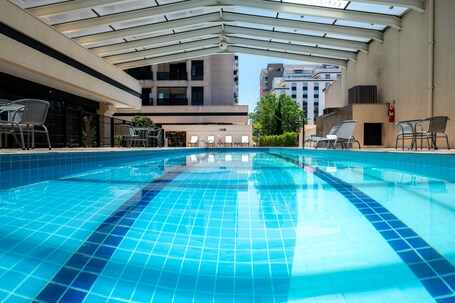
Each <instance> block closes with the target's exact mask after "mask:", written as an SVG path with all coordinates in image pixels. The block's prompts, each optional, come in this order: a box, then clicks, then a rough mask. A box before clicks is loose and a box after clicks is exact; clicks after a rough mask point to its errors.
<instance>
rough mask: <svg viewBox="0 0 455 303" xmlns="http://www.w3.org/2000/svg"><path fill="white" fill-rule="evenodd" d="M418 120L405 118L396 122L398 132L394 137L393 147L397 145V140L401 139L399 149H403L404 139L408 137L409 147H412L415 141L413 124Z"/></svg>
mask: <svg viewBox="0 0 455 303" xmlns="http://www.w3.org/2000/svg"><path fill="white" fill-rule="evenodd" d="M418 122H419V120H405V121H399V122H397V123H396V126H397V128H398V133H397V136H396V138H395V149H397V147H398V141H399V140H400V139H401V149H404V140H407V139H410V140H411V145H410V147H409V148H410V149H411V148H413V147H414V144H416V142H415V133H414V130H415V126H416V124H417V123H418Z"/></svg>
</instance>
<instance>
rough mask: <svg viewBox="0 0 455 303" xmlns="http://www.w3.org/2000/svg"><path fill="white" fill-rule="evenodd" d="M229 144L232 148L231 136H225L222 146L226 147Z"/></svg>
mask: <svg viewBox="0 0 455 303" xmlns="http://www.w3.org/2000/svg"><path fill="white" fill-rule="evenodd" d="M228 144H230V145H231V146H232V144H233V143H232V136H225V137H224V146H225V147H226V145H228Z"/></svg>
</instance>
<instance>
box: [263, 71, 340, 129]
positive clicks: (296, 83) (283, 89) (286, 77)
mask: <svg viewBox="0 0 455 303" xmlns="http://www.w3.org/2000/svg"><path fill="white" fill-rule="evenodd" d="M268 69H269V65H268V66H267V70H268ZM273 69H274V70H282V73H281V76H278V75H277V73H272V77H270V71H268V75H267V76H266V74H265V73H264V76H263V74H262V73H261V79H262V78H263V77H264V79H265V77H267V85H268V86H271V89H269V88H267V91H269V92H272V93H274V94H276V95H279V94H286V95H288V96H291V97H292V99H293V100H294V101H296V102H297V103H299V104H300V105H301V106H302V109H303V111H304V112H305V114H306V117H307V118H308V124H316V118H317V117H319V116H320V115H322V114H323V110H324V108H325V93H324V89H325V88H326V87H327V86H329V85H330V83H331V82H332V81H334V80H336V79H338V78H339V77H340V75H341V69H340V68H339V67H337V66H331V65H293V64H292V65H291V64H290V65H283V64H281V66H279V64H274V66H273ZM264 81H265V80H264ZM264 83H265V82H264ZM264 88H265V85H264ZM262 89H263V86H261V93H262ZM264 94H265V92H264Z"/></svg>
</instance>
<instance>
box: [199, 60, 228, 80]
mask: <svg viewBox="0 0 455 303" xmlns="http://www.w3.org/2000/svg"><path fill="white" fill-rule="evenodd" d="M234 72H235V71H234ZM191 80H204V61H203V60H194V61H191Z"/></svg>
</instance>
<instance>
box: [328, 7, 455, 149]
mask: <svg viewBox="0 0 455 303" xmlns="http://www.w3.org/2000/svg"><path fill="white" fill-rule="evenodd" d="M429 2H430V1H426V5H427V8H426V12H425V13H418V12H415V11H411V12H409V13H408V14H406V15H405V16H404V17H403V18H402V30H401V31H398V30H396V29H393V28H390V29H388V30H387V31H386V32H385V34H384V42H383V43H380V42H377V41H373V42H372V43H370V47H369V53H368V54H365V53H362V52H360V53H359V54H358V60H357V62H353V61H350V62H349V63H348V68H347V70H344V71H343V75H342V78H343V82H342V83H341V86H342V95H341V99H342V104H343V105H347V103H348V102H347V100H348V89H349V88H350V87H352V86H355V85H377V86H378V100H379V102H381V103H385V102H391V101H392V100H396V101H397V104H396V120H398V121H399V120H407V119H415V118H424V117H427V116H428V115H431V113H429V112H428V109H427V108H428V103H427V102H428V99H427V96H428V33H429V29H428V27H429V26H428V24H429V8H428V5H429ZM454 13H455V1H453V0H436V1H435V15H436V18H435V19H436V20H435V41H436V42H435V56H434V64H435V69H434V80H435V83H434V105H433V113H432V115H434V116H437V115H448V116H449V117H452V119H455V102H452V99H453V96H454V94H455V85H453V83H455V54H454V52H453V49H454V47H455V35H454V34H453V28H455V21H454V18H453V14H454ZM338 85H339V84H338ZM329 94H330V93H329ZM335 99H336V98H330V100H331V101H330V103H331V104H332V101H333V100H335ZM384 110H386V109H385V108H384ZM385 131H386V134H387V135H386V138H385V143H386V146H388V147H392V146H394V144H395V135H396V132H397V129H396V127H395V125H394V124H393V123H388V124H387V125H386V126H385ZM447 133H448V135H449V138H450V142H451V146H454V145H455V123H453V122H450V121H449V123H448V127H447Z"/></svg>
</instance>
